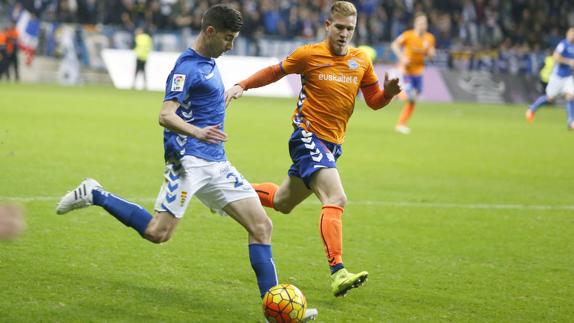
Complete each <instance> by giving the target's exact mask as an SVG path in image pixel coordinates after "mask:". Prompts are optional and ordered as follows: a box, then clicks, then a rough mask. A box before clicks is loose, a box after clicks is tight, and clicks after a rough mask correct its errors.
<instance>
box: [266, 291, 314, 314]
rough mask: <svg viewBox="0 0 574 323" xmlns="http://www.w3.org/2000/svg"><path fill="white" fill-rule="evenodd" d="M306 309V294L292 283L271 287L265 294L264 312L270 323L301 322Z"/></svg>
mask: <svg viewBox="0 0 574 323" xmlns="http://www.w3.org/2000/svg"><path fill="white" fill-rule="evenodd" d="M306 309H307V300H306V299H305V295H303V293H302V292H301V291H300V290H299V288H297V287H295V286H293V285H291V284H279V285H277V286H274V287H271V288H270V289H269V290H268V291H267V293H265V295H264V296H263V314H264V315H265V318H267V320H268V321H269V322H270V323H273V322H276V323H279V322H280V323H296V322H301V320H302V319H303V316H304V315H305V310H306Z"/></svg>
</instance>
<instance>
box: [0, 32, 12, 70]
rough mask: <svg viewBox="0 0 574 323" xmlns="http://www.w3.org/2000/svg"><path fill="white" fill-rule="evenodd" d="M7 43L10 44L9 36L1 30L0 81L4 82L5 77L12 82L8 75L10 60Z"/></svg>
mask: <svg viewBox="0 0 574 323" xmlns="http://www.w3.org/2000/svg"><path fill="white" fill-rule="evenodd" d="M7 43H8V36H7V33H6V30H5V29H3V28H0V81H2V79H3V78H4V77H6V80H7V81H9V80H10V77H9V75H8V62H9V59H8V52H7V50H6V47H7Z"/></svg>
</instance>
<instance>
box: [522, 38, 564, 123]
mask: <svg viewBox="0 0 574 323" xmlns="http://www.w3.org/2000/svg"><path fill="white" fill-rule="evenodd" d="M552 56H553V57H554V62H555V64H554V70H553V71H552V74H551V75H550V79H549V80H548V85H547V86H546V94H545V95H543V96H541V97H539V98H538V99H536V101H535V102H534V103H533V104H532V105H530V106H529V107H528V110H526V120H528V122H534V115H535V114H536V111H537V110H538V108H540V107H541V106H542V105H544V104H546V103H549V102H552V101H553V100H554V98H555V97H557V96H558V95H561V94H563V95H564V96H566V114H567V121H566V123H567V127H568V129H569V130H573V129H574V76H573V71H574V27H570V28H569V29H568V31H567V32H566V38H565V39H563V40H562V41H561V42H560V43H559V44H558V46H557V47H556V49H555V50H554V54H553V55H552Z"/></svg>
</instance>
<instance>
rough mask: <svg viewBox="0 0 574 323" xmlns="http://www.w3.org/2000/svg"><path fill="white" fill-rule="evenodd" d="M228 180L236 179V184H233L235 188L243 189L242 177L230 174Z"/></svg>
mask: <svg viewBox="0 0 574 323" xmlns="http://www.w3.org/2000/svg"><path fill="white" fill-rule="evenodd" d="M226 177H227V178H231V177H232V178H234V179H235V183H234V184H233V186H234V187H235V188H238V187H241V186H243V177H241V175H239V176H237V175H236V174H233V173H228V174H227V176H226Z"/></svg>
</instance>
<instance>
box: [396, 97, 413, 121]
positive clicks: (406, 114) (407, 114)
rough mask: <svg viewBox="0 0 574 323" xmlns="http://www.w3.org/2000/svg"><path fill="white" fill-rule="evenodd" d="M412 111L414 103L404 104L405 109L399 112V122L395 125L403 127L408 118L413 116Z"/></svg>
mask: <svg viewBox="0 0 574 323" xmlns="http://www.w3.org/2000/svg"><path fill="white" fill-rule="evenodd" d="M414 110H415V103H414V102H407V103H406V104H405V107H404V108H403V111H402V112H401V116H400V117H399V122H398V123H397V125H405V124H406V123H407V121H408V120H409V118H410V117H411V114H413V111H414Z"/></svg>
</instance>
